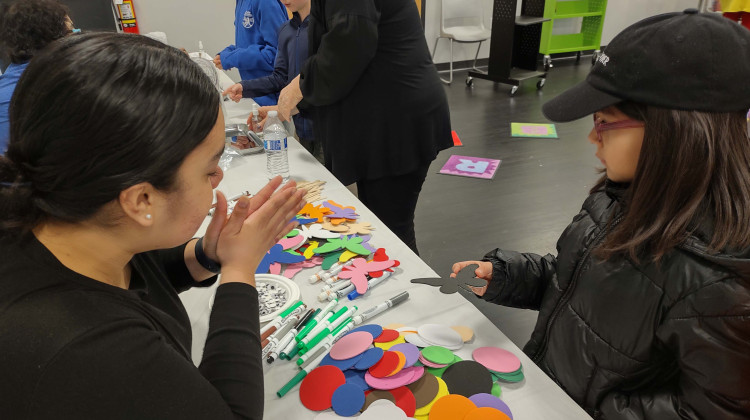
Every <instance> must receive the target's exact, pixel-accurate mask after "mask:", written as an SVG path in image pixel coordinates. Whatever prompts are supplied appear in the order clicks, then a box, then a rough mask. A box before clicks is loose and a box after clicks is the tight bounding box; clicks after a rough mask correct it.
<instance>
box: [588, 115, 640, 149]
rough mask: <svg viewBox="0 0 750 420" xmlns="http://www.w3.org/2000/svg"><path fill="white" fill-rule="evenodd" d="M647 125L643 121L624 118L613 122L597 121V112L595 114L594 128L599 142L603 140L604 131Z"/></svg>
mask: <svg viewBox="0 0 750 420" xmlns="http://www.w3.org/2000/svg"><path fill="white" fill-rule="evenodd" d="M645 125H646V124H645V123H644V122H643V121H638V120H622V121H617V122H613V123H602V122H597V119H596V114H594V130H596V137H597V139H598V140H599V142H601V141H602V131H607V130H618V129H621V128H639V127H643V126H645Z"/></svg>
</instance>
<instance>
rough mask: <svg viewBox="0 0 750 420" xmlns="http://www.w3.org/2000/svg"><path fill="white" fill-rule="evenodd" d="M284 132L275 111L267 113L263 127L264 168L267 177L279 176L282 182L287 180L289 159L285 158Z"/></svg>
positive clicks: (285, 143) (285, 134)
mask: <svg viewBox="0 0 750 420" xmlns="http://www.w3.org/2000/svg"><path fill="white" fill-rule="evenodd" d="M286 136H287V133H286V130H285V129H284V126H283V125H282V124H281V121H280V120H279V117H278V114H277V112H276V111H269V112H268V118H267V119H266V124H265V126H264V127H263V146H264V147H265V148H266V168H267V170H268V177H269V178H273V177H275V176H276V175H281V178H283V179H284V182H286V181H288V180H289V158H288V156H287V151H288V149H287V142H286Z"/></svg>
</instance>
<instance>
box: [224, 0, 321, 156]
mask: <svg viewBox="0 0 750 420" xmlns="http://www.w3.org/2000/svg"><path fill="white" fill-rule="evenodd" d="M284 5H285V6H286V8H287V9H288V10H289V11H290V12H292V13H293V17H292V19H291V20H290V21H289V22H287V23H286V24H284V26H282V27H281V29H280V30H279V44H278V45H279V49H278V52H277V53H276V63H275V64H274V69H273V73H271V74H270V75H268V76H265V77H260V78H257V79H252V80H242V81H241V82H239V83H236V84H234V85H232V86H230V87H229V88H228V89H227V90H225V91H224V95H228V96H229V97H230V98H231V99H232V100H233V101H235V102H239V100H240V98H252V97H258V96H263V95H268V94H276V93H278V92H281V89H283V88H284V87H285V86H286V85H287V84H289V82H291V81H292V80H293V79H294V78H295V77H297V75H298V74H299V71H300V68H301V67H302V63H304V62H305V60H306V59H307V51H308V45H307V44H308V43H307V27H308V23H309V16H310V0H284ZM294 128H295V131H296V132H297V138H298V140H299V142H300V144H302V145H303V146H304V147H305V149H307V150H308V151H309V152H310V153H311V154H312V155H313V156H315V157H316V158H318V160H321V161H322V160H323V151H322V148H321V146H320V142H319V141H315V138H314V135H313V126H312V120H311V119H310V118H309V116H307V115H305V114H304V113H302V112H300V113H298V114H296V115H294Z"/></svg>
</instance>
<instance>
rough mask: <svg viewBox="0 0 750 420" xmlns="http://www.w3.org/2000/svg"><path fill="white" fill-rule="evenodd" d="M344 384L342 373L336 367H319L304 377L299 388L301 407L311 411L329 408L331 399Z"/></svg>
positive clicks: (344, 378)
mask: <svg viewBox="0 0 750 420" xmlns="http://www.w3.org/2000/svg"><path fill="white" fill-rule="evenodd" d="M344 383H346V377H345V376H344V372H342V371H341V369H339V368H337V367H336V366H319V367H317V368H315V369H314V370H313V371H312V372H310V373H308V374H307V376H305V379H303V380H302V385H300V388H299V399H300V401H302V405H304V406H305V407H307V408H308V409H310V410H313V411H323V410H327V409H329V408H331V398H332V397H333V393H334V392H335V391H336V389H337V388H338V387H340V386H341V385H343V384H344Z"/></svg>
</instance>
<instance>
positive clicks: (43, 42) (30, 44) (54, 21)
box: [0, 0, 73, 155]
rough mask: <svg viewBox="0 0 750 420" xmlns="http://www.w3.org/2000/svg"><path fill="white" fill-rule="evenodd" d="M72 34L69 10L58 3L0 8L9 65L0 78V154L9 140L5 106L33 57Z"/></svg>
mask: <svg viewBox="0 0 750 420" xmlns="http://www.w3.org/2000/svg"><path fill="white" fill-rule="evenodd" d="M72 31H73V22H71V21H70V18H69V17H68V9H67V8H66V7H65V6H64V5H62V4H61V3H59V2H58V1H57V0H18V1H16V2H13V3H10V4H2V5H0V43H1V44H2V48H3V49H4V50H5V53H6V54H7V56H8V57H10V65H9V66H8V68H7V69H5V73H3V74H2V75H0V155H4V154H5V149H6V148H7V147H8V140H9V139H10V118H9V116H8V107H9V106H10V99H11V97H12V96H13V91H14V90H15V89H16V84H17V83H18V80H19V79H20V78H21V74H22V73H23V71H24V70H26V66H27V65H28V64H29V60H31V57H33V56H34V54H35V53H36V52H37V51H39V50H41V49H42V48H44V47H46V46H47V44H49V43H50V42H52V41H54V40H56V39H58V38H62V37H64V36H65V35H68V34H69V33H71V32H72Z"/></svg>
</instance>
